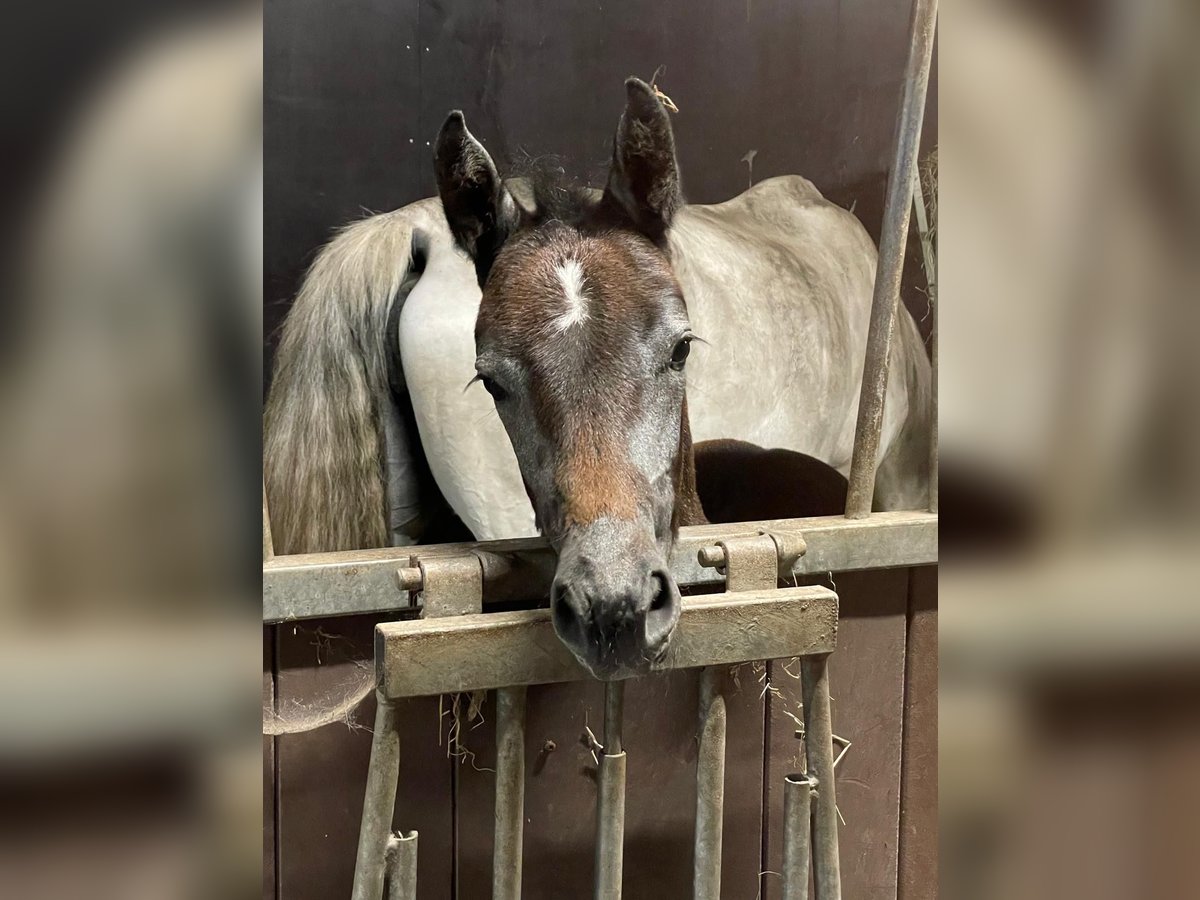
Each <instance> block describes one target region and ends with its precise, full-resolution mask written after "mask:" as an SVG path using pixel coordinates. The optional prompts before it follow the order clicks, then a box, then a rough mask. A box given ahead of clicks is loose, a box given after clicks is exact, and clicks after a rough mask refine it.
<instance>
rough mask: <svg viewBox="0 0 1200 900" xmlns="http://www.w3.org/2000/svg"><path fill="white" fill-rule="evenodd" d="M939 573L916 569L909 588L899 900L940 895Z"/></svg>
mask: <svg viewBox="0 0 1200 900" xmlns="http://www.w3.org/2000/svg"><path fill="white" fill-rule="evenodd" d="M937 572H938V570H937V567H936V566H925V567H922V568H919V569H913V570H911V580H910V583H909V589H910V590H909V610H908V658H907V663H906V666H905V681H906V687H905V696H904V759H903V765H902V768H901V793H900V874H899V890H898V894H897V896H898V898H899V900H932V898H935V897H937V894H938V634H937V587H938V582H937Z"/></svg>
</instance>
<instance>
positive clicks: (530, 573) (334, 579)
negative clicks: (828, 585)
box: [263, 512, 938, 622]
mask: <svg viewBox="0 0 1200 900" xmlns="http://www.w3.org/2000/svg"><path fill="white" fill-rule="evenodd" d="M937 528H938V517H937V515H936V514H934V513H928V512H882V513H875V514H874V515H872V516H871V517H870V518H868V519H845V518H842V517H841V516H825V517H821V518H812V519H770V520H765V521H761V522H743V523H739V524H736V525H699V526H694V527H690V528H681V529H680V531H679V539H678V540H677V541H676V544H675V549H674V552H673V553H672V555H671V574H672V576H673V577H674V578H675V580H676V581H677V582H678V583H679V584H680V585H681V586H685V587H686V586H694V585H705V584H720V583H722V581H723V580H724V576H723V575H722V574H721V573H720V572H719V571H718V570H717V569H715V568H709V567H705V566H702V565H700V563H699V561H698V560H697V554H698V552H699V551H700V550H701V549H702V548H706V547H712V546H714V545H715V544H716V542H717V541H719V540H728V539H730V538H733V537H741V536H751V535H755V534H758V533H760V532H762V531H767V532H772V533H783V534H788V533H798V534H800V535H802V536H803V537H804V541H805V543H806V545H807V550H806V552H805V553H804V555H803V556H801V557H800V558H799V559H797V560H796V562H795V564H794V565H793V566H792V574H793V575H795V576H802V575H809V574H817V573H824V572H853V571H860V570H863V569H888V568H897V567H905V566H922V565H930V564H934V563H936V562H937V558H938V536H937ZM471 552H476V553H478V554H479V555H480V558H481V562H482V565H483V603H484V606H485V608H486V607H487V606H489V605H495V604H497V603H512V602H524V603H536V602H538V601H539V600H540V599H542V598H545V597H546V596H548V594H549V589H550V581H551V579H552V578H553V574H554V565H555V559H554V554H553V552H552V551H551V550H550V547H549V545H548V544H547V543H546V541H545V540H544V539H542V538H520V539H516V540H507V541H490V542H487V543H468V544H430V545H429V546H424V547H404V548H398V547H385V548H383V549H379V550H351V551H344V552H341V553H314V554H307V555H303V556H277V557H275V558H274V559H272V560H270V561H268V562H265V563H264V564H263V621H264V622H281V621H290V620H293V619H311V618H317V617H321V616H338V615H359V614H363V613H383V612H394V611H396V610H397V609H402V608H404V607H405V606H407V605H408V602H409V595H408V592H407V590H405V589H402V588H401V586H400V584H399V581H398V579H397V572H398V571H399V570H400V569H401V568H402V567H407V566H408V565H409V560H410V557H411V556H413V555H417V556H420V557H421V558H422V559H427V558H434V557H438V556H451V555H462V554H464V553H471Z"/></svg>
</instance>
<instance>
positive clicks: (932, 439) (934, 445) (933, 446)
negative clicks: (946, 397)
mask: <svg viewBox="0 0 1200 900" xmlns="http://www.w3.org/2000/svg"><path fill="white" fill-rule="evenodd" d="M929 302H930V304H931V306H930V311H931V313H932V314H933V328H932V329H931V330H930V333H929V340H930V342H931V343H932V345H933V346H932V348H931V349H932V350H933V354H932V357H933V371H932V373H931V381H930V385H929V387H930V392H929V393H930V399H929V402H930V405H931V407H932V408H931V409H930V413H929V511H930V512H937V511H938V297H937V291H936V290H934V291H933V292H932V294H931V295H930V298H929Z"/></svg>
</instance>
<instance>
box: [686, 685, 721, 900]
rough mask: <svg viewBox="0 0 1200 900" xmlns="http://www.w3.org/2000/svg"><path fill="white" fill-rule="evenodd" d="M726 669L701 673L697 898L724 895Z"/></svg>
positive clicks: (694, 874) (694, 886)
mask: <svg viewBox="0 0 1200 900" xmlns="http://www.w3.org/2000/svg"><path fill="white" fill-rule="evenodd" d="M723 677H724V675H723V672H721V671H720V670H719V669H718V668H717V667H716V666H709V667H708V668H706V669H704V670H703V671H702V672H701V674H700V734H699V737H700V750H699V754H698V756H697V758H696V847H695V857H694V859H693V867H692V893H693V894H694V896H695V898H696V900H719V898H720V896H721V825H722V822H723V819H724V809H725V724H726V719H725V695H724V694H723V693H722V690H721V688H722V683H721V682H722V680H723Z"/></svg>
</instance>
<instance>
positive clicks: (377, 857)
mask: <svg viewBox="0 0 1200 900" xmlns="http://www.w3.org/2000/svg"><path fill="white" fill-rule="evenodd" d="M375 700H376V702H377V703H378V707H377V708H376V710H375V735H374V737H373V738H372V739H371V762H370V763H369V764H368V767H367V789H366V793H365V795H364V797H363V811H362V824H361V825H360V826H359V831H358V857H357V859H356V860H355V862H354V887H353V889H352V891H351V893H350V896H351V898H352V900H382V898H383V874H384V868H385V866H386V865H387V845H388V838H389V837H391V832H392V815H393V814H394V813H395V810H396V782H397V781H398V780H399V778H400V736H399V735H398V734H397V733H396V708H395V707H394V706H393V705H392V704H390V703H388V701H387V700H386V699H385V698H384V697H383V695H382V694H379V693H378V692H376V695H375Z"/></svg>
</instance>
